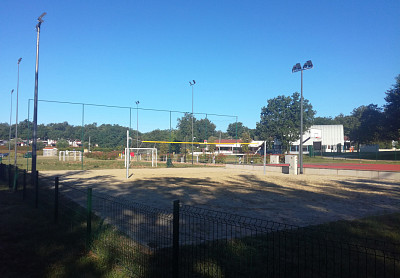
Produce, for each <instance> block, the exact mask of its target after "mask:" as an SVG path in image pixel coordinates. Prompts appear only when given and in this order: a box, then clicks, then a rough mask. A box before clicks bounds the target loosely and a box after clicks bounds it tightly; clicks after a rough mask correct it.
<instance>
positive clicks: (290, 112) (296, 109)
mask: <svg viewBox="0 0 400 278" xmlns="http://www.w3.org/2000/svg"><path fill="white" fill-rule="evenodd" d="M314 115H315V111H314V110H313V109H312V105H311V104H310V102H309V101H308V100H307V99H304V101H303V130H307V129H308V128H310V127H311V125H312V122H313V119H314ZM256 130H257V135H258V136H259V138H260V139H261V140H267V141H269V140H270V138H274V140H278V141H279V142H280V143H281V145H282V149H283V150H284V151H287V150H288V149H289V145H290V143H291V142H294V141H296V140H298V139H299V138H300V94H299V93H297V92H296V93H294V94H293V95H292V96H288V97H286V96H283V95H282V96H278V97H276V98H273V99H269V100H268V101H267V106H264V107H263V108H262V109H261V115H260V122H258V123H257V127H256Z"/></svg>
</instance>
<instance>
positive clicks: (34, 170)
mask: <svg viewBox="0 0 400 278" xmlns="http://www.w3.org/2000/svg"><path fill="white" fill-rule="evenodd" d="M45 15H46V13H42V14H41V15H40V16H39V17H38V24H36V31H37V38H36V67H35V97H34V107H33V136H32V137H33V138H32V140H33V142H32V174H33V177H34V178H33V182H34V183H35V187H37V184H36V178H35V177H36V143H37V109H38V80H39V79H38V78H39V37H40V25H42V23H43V17H44V16H45ZM36 190H37V188H36ZM36 194H37V192H36ZM36 199H37V198H36ZM36 201H37V200H36ZM35 205H36V207H37V204H35Z"/></svg>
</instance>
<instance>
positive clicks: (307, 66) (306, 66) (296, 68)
mask: <svg viewBox="0 0 400 278" xmlns="http://www.w3.org/2000/svg"><path fill="white" fill-rule="evenodd" d="M312 68H313V63H312V62H311V60H308V61H307V62H306V63H305V64H304V65H303V67H301V65H300V63H297V64H296V65H294V66H293V68H292V73H293V72H298V71H300V72H301V97H300V174H303V71H304V70H308V69H312Z"/></svg>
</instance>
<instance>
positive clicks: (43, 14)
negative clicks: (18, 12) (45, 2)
mask: <svg viewBox="0 0 400 278" xmlns="http://www.w3.org/2000/svg"><path fill="white" fill-rule="evenodd" d="M46 14H47V13H46V12H44V13H42V14H41V15H40V16H39V17H38V21H39V22H40V23H42V22H43V17H44V16H45V15H46Z"/></svg>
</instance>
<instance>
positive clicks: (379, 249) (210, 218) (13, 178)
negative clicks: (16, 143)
mask: <svg viewBox="0 0 400 278" xmlns="http://www.w3.org/2000/svg"><path fill="white" fill-rule="evenodd" d="M0 179H1V180H3V181H5V182H6V184H7V185H8V187H9V188H10V190H14V191H16V192H20V193H21V197H22V199H23V200H24V201H26V202H27V203H29V204H31V205H32V206H36V207H38V208H39V209H40V208H42V209H45V210H47V211H52V212H53V213H52V214H51V217H54V222H55V223H70V227H71V229H77V230H79V232H81V235H82V236H81V239H82V241H83V242H85V243H86V246H87V248H89V249H91V250H92V251H93V252H100V251H101V252H103V253H104V252H105V253H107V254H109V256H110V258H113V260H114V261H115V262H117V263H119V264H120V265H122V266H123V267H124V268H125V269H126V270H127V271H128V273H129V276H132V277H400V254H399V253H400V246H399V244H396V243H388V242H383V241H379V240H375V239H367V238H342V237H341V235H337V234H333V233H329V232H327V231H321V230H318V229H313V228H304V227H298V226H293V225H287V224H283V223H277V222H273V221H266V220H261V219H255V218H249V217H243V216H239V215H234V214H229V213H225V212H219V211H214V210H208V209H204V208H196V207H192V206H187V205H181V204H180V203H179V201H175V202H174V204H171V210H161V209H157V208H153V207H149V206H146V205H142V204H138V203H134V202H130V201H129V200H124V199H123V198H116V197H112V196H109V195H105V194H102V193H99V192H96V191H95V190H94V189H91V188H85V189H82V187H75V186H74V187H71V186H68V185H66V184H63V182H62V181H59V180H58V178H56V180H52V179H48V178H45V177H44V176H42V175H39V174H38V173H37V175H35V176H33V175H32V174H29V175H28V174H27V173H26V172H25V171H19V170H18V168H14V167H13V166H9V165H5V164H0ZM35 179H37V183H38V186H37V187H36V186H35V184H34V181H35ZM36 188H37V189H38V191H36Z"/></svg>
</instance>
